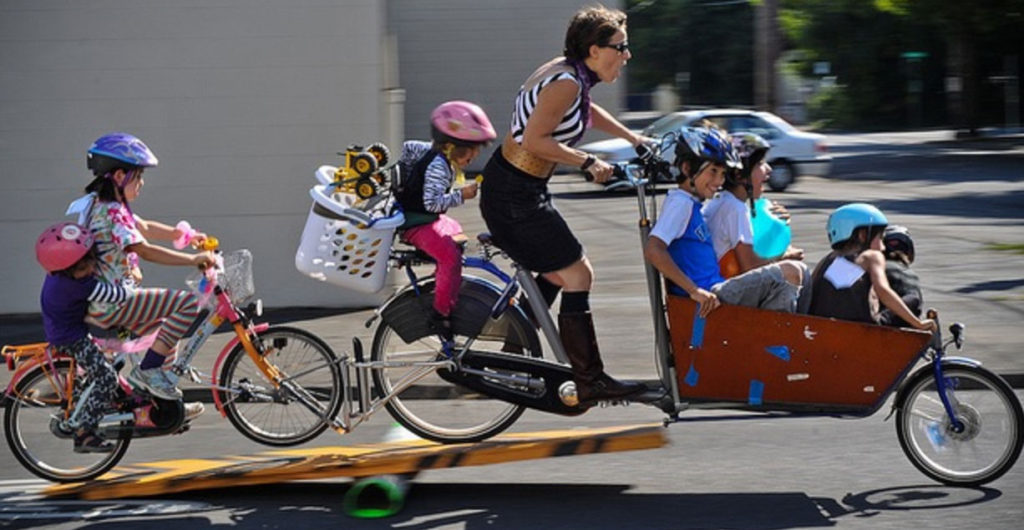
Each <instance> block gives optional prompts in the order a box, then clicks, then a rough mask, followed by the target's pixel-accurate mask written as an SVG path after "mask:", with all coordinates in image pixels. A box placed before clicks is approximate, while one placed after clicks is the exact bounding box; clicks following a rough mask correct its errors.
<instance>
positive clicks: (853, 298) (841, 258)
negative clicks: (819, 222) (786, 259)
mask: <svg viewBox="0 0 1024 530" xmlns="http://www.w3.org/2000/svg"><path fill="white" fill-rule="evenodd" d="M888 225H889V220H888V219H886V217H885V215H884V214H883V213H882V212H881V211H879V209H878V208H875V207H874V206H872V205H870V204H865V203H851V204H845V205H843V206H840V207H839V208H836V210H835V211H834V212H832V215H830V216H829V217H828V225H827V229H828V240H829V243H830V244H831V245H832V252H830V253H829V254H828V255H827V256H825V258H824V259H823V260H821V261H820V262H819V263H818V265H817V267H815V268H814V274H813V275H812V278H811V286H812V289H811V291H812V295H811V307H810V314H812V315H817V316H823V317H833V318H838V319H841V320H853V321H857V322H868V323H872V324H878V323H879V322H880V321H879V313H880V310H881V306H884V307H885V308H888V309H889V310H891V311H892V312H893V314H894V315H895V316H897V317H899V318H901V319H903V320H904V321H906V322H908V323H909V324H910V325H911V326H912V327H914V328H917V329H922V330H927V331H935V330H936V324H935V321H934V320H931V319H924V320H922V319H920V318H918V317H917V316H916V315H914V313H913V312H912V311H911V310H910V309H909V308H908V307H907V305H906V304H905V303H904V302H903V300H902V299H900V296H899V295H898V294H897V293H896V292H895V291H893V289H892V287H890V286H889V281H888V279H887V278H886V276H885V256H884V255H883V254H882V249H883V244H882V234H883V232H884V231H885V228H886V226H888Z"/></svg>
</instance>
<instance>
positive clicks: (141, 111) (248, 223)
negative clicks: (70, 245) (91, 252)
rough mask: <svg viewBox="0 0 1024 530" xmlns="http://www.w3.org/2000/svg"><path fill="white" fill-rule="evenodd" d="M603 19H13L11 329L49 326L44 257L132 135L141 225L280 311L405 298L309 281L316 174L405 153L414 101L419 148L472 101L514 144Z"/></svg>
mask: <svg viewBox="0 0 1024 530" xmlns="http://www.w3.org/2000/svg"><path fill="white" fill-rule="evenodd" d="M584 3H585V2H583V1H582V0H487V1H485V2H475V1H472V0H390V1H387V0H217V1H216V2H208V1H205V0H90V1H88V2H83V1H74V0H4V1H3V2H0V35H2V40H3V45H2V46H0V244H2V245H3V248H4V249H5V252H4V253H3V255H2V256H0V293H3V296H2V297H0V314H4V313H19V312H36V311H38V290H39V285H40V284H41V282H42V277H43V273H42V271H41V270H40V269H39V267H38V265H37V264H36V262H35V259H34V256H33V253H32V247H33V243H34V239H35V237H36V236H37V235H38V234H39V233H40V232H41V231H42V230H43V228H45V227H46V226H47V225H49V224H51V223H53V222H56V221H58V220H62V219H63V212H64V209H65V207H66V205H67V203H68V202H70V201H71V200H73V199H75V198H77V197H78V196H80V195H81V190H82V188H83V187H84V186H85V185H86V184H87V183H88V182H89V180H90V175H89V174H88V172H87V171H86V168H85V150H86V149H87V148H88V147H89V145H90V143H91V142H92V141H93V140H94V139H95V138H96V137H98V136H100V135H102V134H104V133H106V132H110V131H115V130H123V131H127V132H130V133H132V134H135V135H137V136H139V137H140V138H142V139H143V140H145V141H146V143H148V144H149V146H150V147H151V148H153V150H154V151H155V152H156V154H157V156H158V157H159V158H160V161H161V163H160V167H158V168H154V169H153V170H150V171H147V174H146V187H145V190H144V192H143V194H142V197H141V198H140V199H139V200H138V201H137V203H136V204H135V205H134V208H135V211H136V212H137V213H138V214H140V215H142V216H143V217H147V218H152V219H156V220H161V221H166V222H169V223H172V224H173V223H174V222H176V221H177V220H178V219H188V220H189V221H191V222H192V224H193V225H195V226H197V227H199V228H201V229H203V230H206V231H208V232H210V233H212V234H214V235H217V236H218V237H220V239H221V242H222V244H223V245H224V247H225V249H229V250H230V249H235V248H249V249H251V250H252V251H253V254H254V255H255V275H256V285H257V289H258V291H259V293H260V295H261V296H262V297H263V299H264V302H265V303H266V305H267V306H270V307H275V306H277V307H280V306H336V307H343V306H366V305H371V304H373V303H375V302H376V301H378V300H380V299H381V296H383V294H386V293H381V294H379V295H371V296H368V295H358V294H355V293H351V292H344V291H342V290H341V289H338V288H336V287H333V286H330V285H325V284H322V283H319V282H316V281H314V280H310V279H307V278H306V277H304V276H302V275H301V274H300V273H298V272H296V270H295V267H294V263H293V259H294V254H295V249H296V247H297V246H298V240H299V235H300V233H301V231H302V227H303V225H304V223H305V218H306V214H307V211H308V208H309V204H310V199H309V196H308V194H307V192H308V189H309V187H310V186H311V185H313V183H314V179H313V172H314V170H315V169H316V168H317V167H318V166H319V165H321V164H325V163H329V164H336V163H337V160H338V157H337V156H336V154H335V153H336V152H337V151H340V150H342V149H343V148H344V147H345V146H346V145H348V144H350V143H363V144H367V143H370V142H373V141H377V140H382V141H386V142H388V143H389V144H390V145H392V146H395V145H396V144H397V143H398V139H400V138H402V136H403V135H402V131H399V130H398V129H399V128H400V127H401V124H402V123H403V118H402V116H400V115H399V116H397V118H396V117H395V116H394V112H395V107H394V106H391V108H390V110H389V108H388V103H387V102H388V100H389V99H391V100H394V99H395V98H394V97H392V96H393V95H394V92H393V91H389V90H390V89H395V88H399V89H404V91H405V97H406V108H405V112H404V128H405V129H406V132H407V134H405V136H407V137H411V138H426V137H427V136H428V133H429V129H428V126H427V120H428V116H429V113H430V110H431V109H432V108H433V107H434V106H435V105H437V104H438V103H439V102H441V101H443V100H446V99H454V98H463V99H469V100H472V101H476V102H479V103H480V104H481V105H483V106H484V108H485V109H486V110H487V111H488V113H489V114H490V116H491V117H492V119H493V120H494V122H495V126H496V127H497V128H498V129H499V131H500V133H503V132H504V131H505V130H507V128H508V121H509V114H510V112H511V110H512V100H513V97H514V95H515V92H516V90H517V89H518V87H519V85H520V84H521V83H522V81H523V80H524V79H525V78H526V76H527V75H529V73H530V72H531V71H532V70H533V69H534V68H535V67H536V66H537V65H539V64H540V63H541V62H543V61H545V60H546V59H548V58H550V57H553V56H555V55H557V54H559V53H560V51H561V49H562V41H563V38H564V33H565V28H566V25H567V24H568V21H569V18H570V16H571V15H572V13H573V12H574V11H575V10H576V9H578V8H579V7H580V6H581V5H583V4H584ZM605 4H606V5H619V4H621V2H605ZM624 89H625V85H624V79H623V80H620V81H619V82H618V83H616V84H615V85H612V86H599V87H598V88H597V89H595V90H594V92H593V97H594V100H595V101H597V102H598V103H600V104H602V105H604V106H605V108H608V109H609V110H612V111H617V110H618V109H619V102H620V101H621V95H622V94H623V93H624ZM397 99H400V97H399V98H397ZM398 112H399V113H400V112H401V111H400V109H399V110H398ZM389 124H391V125H389ZM486 156H487V155H486V154H485V155H484V156H482V157H481V161H480V163H481V164H482V162H483V160H485V157H486ZM145 272H146V280H145V283H146V284H148V285H163V286H180V285H182V283H181V281H182V278H184V276H185V275H186V274H187V272H188V271H186V270H185V269H183V268H172V267H161V266H157V265H151V264H147V265H146V267H145Z"/></svg>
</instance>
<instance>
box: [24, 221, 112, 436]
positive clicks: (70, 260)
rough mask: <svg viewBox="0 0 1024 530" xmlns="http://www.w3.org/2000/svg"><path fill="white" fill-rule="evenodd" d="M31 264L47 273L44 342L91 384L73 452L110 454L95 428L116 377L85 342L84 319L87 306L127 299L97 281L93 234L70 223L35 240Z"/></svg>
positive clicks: (42, 300) (43, 297)
mask: <svg viewBox="0 0 1024 530" xmlns="http://www.w3.org/2000/svg"><path fill="white" fill-rule="evenodd" d="M36 260H37V261H39V264H40V265H42V267H43V269H44V270H46V272H47V274H46V280H44V281H43V289H42V293H41V294H40V296H39V304H40V306H41V308H42V313H43V329H44V331H45V333H46V341H47V342H49V343H50V345H51V346H52V347H53V348H55V349H57V350H59V351H63V352H65V353H67V354H69V355H71V356H73V357H74V358H75V362H76V363H77V365H78V366H80V367H81V368H82V369H83V370H85V374H86V376H87V377H88V380H89V381H90V382H92V384H93V385H92V386H93V388H92V390H91V391H90V392H89V393H88V395H85V396H83V397H82V398H83V399H84V400H85V402H84V403H82V408H81V412H80V413H79V418H78V425H77V429H76V431H75V435H74V443H75V446H74V448H75V452H76V453H109V452H110V451H113V450H114V446H113V444H111V443H110V442H108V441H105V440H104V439H103V438H102V437H101V436H100V435H99V434H97V433H96V426H97V425H99V421H100V419H101V418H102V417H103V413H104V410H105V408H106V407H107V405H109V403H110V400H111V399H112V398H113V397H114V392H115V391H116V389H117V371H116V370H114V367H113V366H111V365H110V363H109V362H107V358H106V357H105V356H104V355H103V352H101V351H100V350H99V348H97V347H96V344H95V343H94V342H93V341H92V337H90V336H89V327H88V326H87V325H86V323H85V315H86V312H87V310H88V307H89V304H90V303H92V302H105V303H121V302H124V301H125V300H127V298H128V294H129V293H128V291H127V290H125V289H124V288H123V287H121V286H120V285H116V284H109V283H107V282H104V281H101V280H100V279H99V278H98V277H97V275H96V254H95V252H94V249H93V237H92V234H90V233H89V231H88V230H86V229H85V228H84V227H82V226H79V225H77V224H75V223H70V222H64V223H57V224H55V225H53V226H51V227H49V228H47V229H46V230H45V231H44V232H43V233H42V234H41V235H40V236H39V238H38V239H37V240H36Z"/></svg>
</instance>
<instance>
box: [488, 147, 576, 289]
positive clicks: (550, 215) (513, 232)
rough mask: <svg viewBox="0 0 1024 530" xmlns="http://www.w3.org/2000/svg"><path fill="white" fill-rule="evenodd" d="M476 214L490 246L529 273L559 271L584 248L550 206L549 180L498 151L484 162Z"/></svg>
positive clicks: (572, 261) (552, 206)
mask: <svg viewBox="0 0 1024 530" xmlns="http://www.w3.org/2000/svg"><path fill="white" fill-rule="evenodd" d="M483 177H484V181H483V184H481V186H480V213H481V214H482V215H483V218H484V222H486V223H487V229H488V230H489V231H490V232H491V238H492V239H493V240H494V243H495V244H496V245H497V246H498V247H499V248H501V249H502V250H504V251H505V252H506V253H507V254H508V255H509V256H510V257H511V258H512V259H513V260H515V261H516V262H517V263H519V264H520V265H522V266H523V267H525V268H527V269H529V270H531V271H534V272H553V271H557V270H561V269H564V268H566V267H568V266H569V265H572V264H573V263H574V262H576V261H579V260H580V259H581V258H582V257H583V246H582V245H581V244H580V242H579V241H578V240H577V239H576V236H574V235H573V233H572V230H570V229H569V225H568V224H566V222H565V219H562V215H561V214H560V213H558V210H556V209H555V206H554V205H553V204H552V202H551V194H550V193H549V192H548V179H540V178H537V177H533V176H531V175H528V174H526V173H524V172H522V171H520V170H519V169H518V168H516V167H515V166H513V165H512V164H510V163H509V162H508V161H506V160H505V158H504V157H503V156H502V155H501V149H500V148H499V149H498V150H497V151H495V152H494V156H492V157H491V159H490V160H489V161H488V162H487V166H486V167H484V172H483Z"/></svg>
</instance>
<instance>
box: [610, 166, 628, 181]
mask: <svg viewBox="0 0 1024 530" xmlns="http://www.w3.org/2000/svg"><path fill="white" fill-rule="evenodd" d="M612 176H613V177H619V178H626V176H627V175H626V163H625V162H619V163H617V164H613V165H612Z"/></svg>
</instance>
